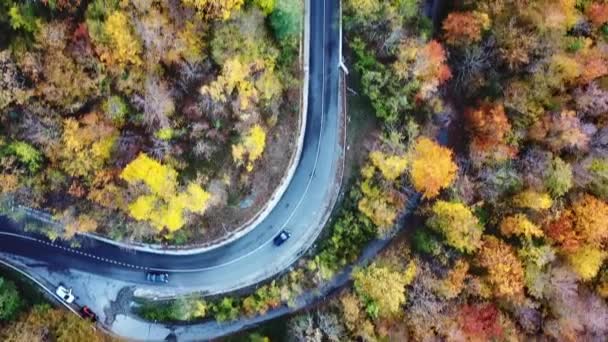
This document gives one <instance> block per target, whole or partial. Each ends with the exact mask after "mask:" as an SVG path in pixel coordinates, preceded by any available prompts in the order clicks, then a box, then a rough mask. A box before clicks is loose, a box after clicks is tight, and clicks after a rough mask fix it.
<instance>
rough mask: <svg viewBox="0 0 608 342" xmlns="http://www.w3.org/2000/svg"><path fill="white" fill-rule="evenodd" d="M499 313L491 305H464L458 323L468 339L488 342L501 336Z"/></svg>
mask: <svg viewBox="0 0 608 342" xmlns="http://www.w3.org/2000/svg"><path fill="white" fill-rule="evenodd" d="M499 317H500V312H499V311H498V309H497V308H496V306H495V305H494V304H493V303H486V304H476V305H465V306H463V307H462V308H461V309H460V312H459V314H458V322H459V324H460V327H461V328H462V331H463V332H464V333H466V334H467V335H468V336H469V337H472V338H476V339H479V340H481V341H490V340H492V339H494V338H500V337H501V336H502V333H503V331H502V327H501V326H500V322H499Z"/></svg>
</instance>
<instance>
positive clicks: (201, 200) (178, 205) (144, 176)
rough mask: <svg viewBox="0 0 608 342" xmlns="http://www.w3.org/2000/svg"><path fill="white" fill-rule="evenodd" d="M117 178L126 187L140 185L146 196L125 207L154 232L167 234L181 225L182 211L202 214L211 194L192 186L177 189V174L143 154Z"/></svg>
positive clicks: (194, 185) (184, 222)
mask: <svg viewBox="0 0 608 342" xmlns="http://www.w3.org/2000/svg"><path fill="white" fill-rule="evenodd" d="M120 177H121V178H122V179H124V180H125V181H126V182H127V183H129V184H130V185H135V184H138V183H140V182H143V183H144V184H145V185H146V186H147V187H148V189H149V190H150V193H149V194H147V195H141V196H139V197H138V198H137V199H135V201H133V202H132V203H131V204H130V205H129V214H130V215H131V217H133V218H134V219H136V220H138V221H149V222H150V223H151V224H152V226H154V227H155V228H157V229H158V230H162V229H164V228H166V229H168V230H169V232H173V231H176V230H178V229H180V228H182V227H183V226H184V225H185V224H186V221H185V218H184V212H185V211H188V212H192V213H196V214H203V213H204V212H205V210H206V209H207V205H208V203H209V200H210V199H211V195H210V194H209V193H208V192H206V191H205V190H203V189H202V188H201V186H200V185H198V184H195V183H190V184H188V185H187V186H186V187H185V189H180V187H179V184H178V182H177V172H176V171H175V170H173V169H172V168H171V167H169V166H166V165H162V164H160V163H159V162H157V161H156V160H154V159H152V158H150V157H148V156H147V155H146V154H143V153H142V154H140V155H139V156H138V157H137V158H136V159H135V160H133V161H132V162H131V163H129V165H127V166H126V167H125V168H124V170H123V171H122V173H121V175H120Z"/></svg>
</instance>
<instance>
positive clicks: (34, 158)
mask: <svg viewBox="0 0 608 342" xmlns="http://www.w3.org/2000/svg"><path fill="white" fill-rule="evenodd" d="M6 152H8V153H9V154H11V155H14V156H15V157H17V159H18V160H19V162H21V163H22V164H24V165H25V166H27V168H28V170H30V172H36V171H38V170H39V169H40V166H41V165H42V154H41V153H40V152H39V151H38V150H37V149H36V148H35V147H33V146H32V145H30V144H28V143H25V142H22V141H15V142H13V143H11V144H9V145H8V146H7V147H6Z"/></svg>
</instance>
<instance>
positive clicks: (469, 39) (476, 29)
mask: <svg viewBox="0 0 608 342" xmlns="http://www.w3.org/2000/svg"><path fill="white" fill-rule="evenodd" d="M489 26H490V18H489V17H488V15H487V14H485V13H481V12H476V11H473V12H454V13H450V14H449V15H448V17H447V18H446V19H445V20H444V21H443V30H444V31H445V40H446V41H447V42H448V43H449V44H452V45H464V44H470V43H475V42H478V41H480V40H481V34H482V32H483V30H485V29H487V28H488V27H489Z"/></svg>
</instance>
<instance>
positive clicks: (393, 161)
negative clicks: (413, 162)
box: [369, 151, 407, 181]
mask: <svg viewBox="0 0 608 342" xmlns="http://www.w3.org/2000/svg"><path fill="white" fill-rule="evenodd" d="M369 158H370V159H371V161H372V164H373V165H374V166H375V167H377V168H378V169H379V170H380V172H382V176H384V178H386V180H389V181H394V180H396V179H397V178H399V176H401V175H402V174H403V173H404V172H405V170H406V168H407V159H406V158H405V157H404V156H397V155H386V154H384V153H382V152H380V151H373V152H372V153H370V154H369Z"/></svg>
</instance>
